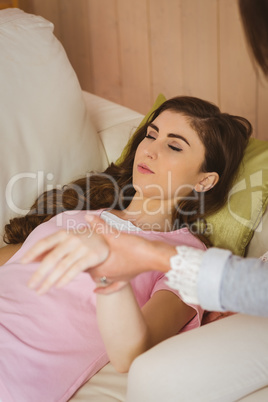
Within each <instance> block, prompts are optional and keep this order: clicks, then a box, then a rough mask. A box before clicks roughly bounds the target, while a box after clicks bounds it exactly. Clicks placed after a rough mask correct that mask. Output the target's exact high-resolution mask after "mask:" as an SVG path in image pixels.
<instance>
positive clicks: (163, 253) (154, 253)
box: [146, 241, 177, 273]
mask: <svg viewBox="0 0 268 402" xmlns="http://www.w3.org/2000/svg"><path fill="white" fill-rule="evenodd" d="M146 253H147V256H148V257H147V258H148V267H149V269H148V270H150V271H160V272H164V273H166V272H168V271H169V270H170V258H171V257H173V256H174V255H176V254H177V251H176V247H175V246H172V245H170V244H167V243H164V242H160V241H153V242H150V248H148V247H147V248H146Z"/></svg>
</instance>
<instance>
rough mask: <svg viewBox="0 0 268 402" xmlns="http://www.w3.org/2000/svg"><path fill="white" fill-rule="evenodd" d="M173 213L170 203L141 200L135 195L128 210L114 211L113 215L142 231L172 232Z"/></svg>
mask: <svg viewBox="0 0 268 402" xmlns="http://www.w3.org/2000/svg"><path fill="white" fill-rule="evenodd" d="M172 211H173V204H171V202H170V201H163V200H156V199H141V198H139V197H138V196H136V195H135V196H134V197H133V199H132V201H131V203H130V204H129V206H128V207H127V208H126V209H124V210H123V211H118V210H113V213H114V214H115V215H117V216H118V217H120V218H121V219H125V220H129V221H130V222H132V223H133V224H134V225H135V226H137V227H140V228H141V229H142V230H153V231H161V232H168V231H170V230H172V229H171V227H172V220H171V218H172Z"/></svg>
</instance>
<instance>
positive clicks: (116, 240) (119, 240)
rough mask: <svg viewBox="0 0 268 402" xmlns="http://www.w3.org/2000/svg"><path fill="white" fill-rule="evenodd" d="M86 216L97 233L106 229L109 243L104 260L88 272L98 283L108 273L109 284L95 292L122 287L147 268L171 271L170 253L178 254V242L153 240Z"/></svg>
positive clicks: (147, 269) (149, 269)
mask: <svg viewBox="0 0 268 402" xmlns="http://www.w3.org/2000/svg"><path fill="white" fill-rule="evenodd" d="M86 220H87V221H88V223H89V224H90V225H91V228H92V229H93V230H95V231H96V232H97V233H103V236H104V239H105V241H106V242H107V245H108V247H109V251H110V252H109V255H108V257H107V259H105V260H104V261H103V263H101V264H99V265H98V266H97V267H96V268H94V267H93V268H91V269H90V270H89V271H88V272H89V273H90V275H91V276H92V278H93V279H94V280H95V282H96V283H97V284H98V283H100V278H103V277H105V278H106V279H107V283H108V285H107V286H105V287H103V286H100V287H98V288H97V289H96V290H95V292H96V293H101V294H109V293H112V292H114V291H117V290H119V289H121V288H122V287H123V286H125V285H126V283H128V282H129V281H130V280H131V279H133V278H134V277H135V276H136V275H139V274H141V273H143V272H146V271H152V270H156V271H161V272H167V271H169V270H170V265H169V260H170V257H172V256H173V255H175V254H176V248H175V246H171V245H169V244H167V243H163V242H158V241H150V240H147V239H145V238H143V237H142V236H138V235H133V234H129V233H124V232H117V234H116V231H115V230H114V229H113V233H110V231H109V228H108V225H107V224H106V223H105V222H104V221H103V220H102V219H101V218H99V217H96V216H93V215H91V216H88V217H86Z"/></svg>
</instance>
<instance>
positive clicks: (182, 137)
mask: <svg viewBox="0 0 268 402" xmlns="http://www.w3.org/2000/svg"><path fill="white" fill-rule="evenodd" d="M204 157H205V148H204V145H203V143H202V142H201V140H200V138H199V136H198V134H197V133H196V132H195V131H194V130H193V128H192V127H191V126H190V124H189V122H188V121H187V118H186V117H185V116H183V115H182V114H179V113H177V112H174V111H169V110H166V111H164V112H162V113H161V114H160V115H159V116H158V117H157V118H156V119H155V120H154V121H153V122H152V123H151V124H150V125H149V127H148V129H147V135H146V137H145V138H144V139H143V140H142V141H141V143H140V144H139V146H138V148H137V151H136V155H135V159H134V165H133V185H134V188H135V190H136V192H137V193H138V194H139V195H140V196H142V197H146V198H152V197H153V198H159V199H161V200H173V201H175V200H176V199H177V198H178V197H181V196H186V195H187V194H189V193H190V192H191V191H192V190H193V188H194V187H195V185H196V184H197V183H199V182H200V181H201V180H202V178H203V176H204V173H202V172H201V170H200V169H201V166H202V163H203V161H204Z"/></svg>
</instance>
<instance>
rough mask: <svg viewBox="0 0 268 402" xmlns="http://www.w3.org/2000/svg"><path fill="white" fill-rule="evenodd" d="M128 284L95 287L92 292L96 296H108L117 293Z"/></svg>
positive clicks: (120, 283) (115, 283)
mask: <svg viewBox="0 0 268 402" xmlns="http://www.w3.org/2000/svg"><path fill="white" fill-rule="evenodd" d="M127 284H128V282H123V281H121V282H113V283H112V284H111V285H108V286H105V287H97V288H96V289H94V292H95V293H97V294H102V295H109V294H111V293H114V292H118V291H119V290H120V289H122V288H123V287H125V286H126V285H127Z"/></svg>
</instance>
